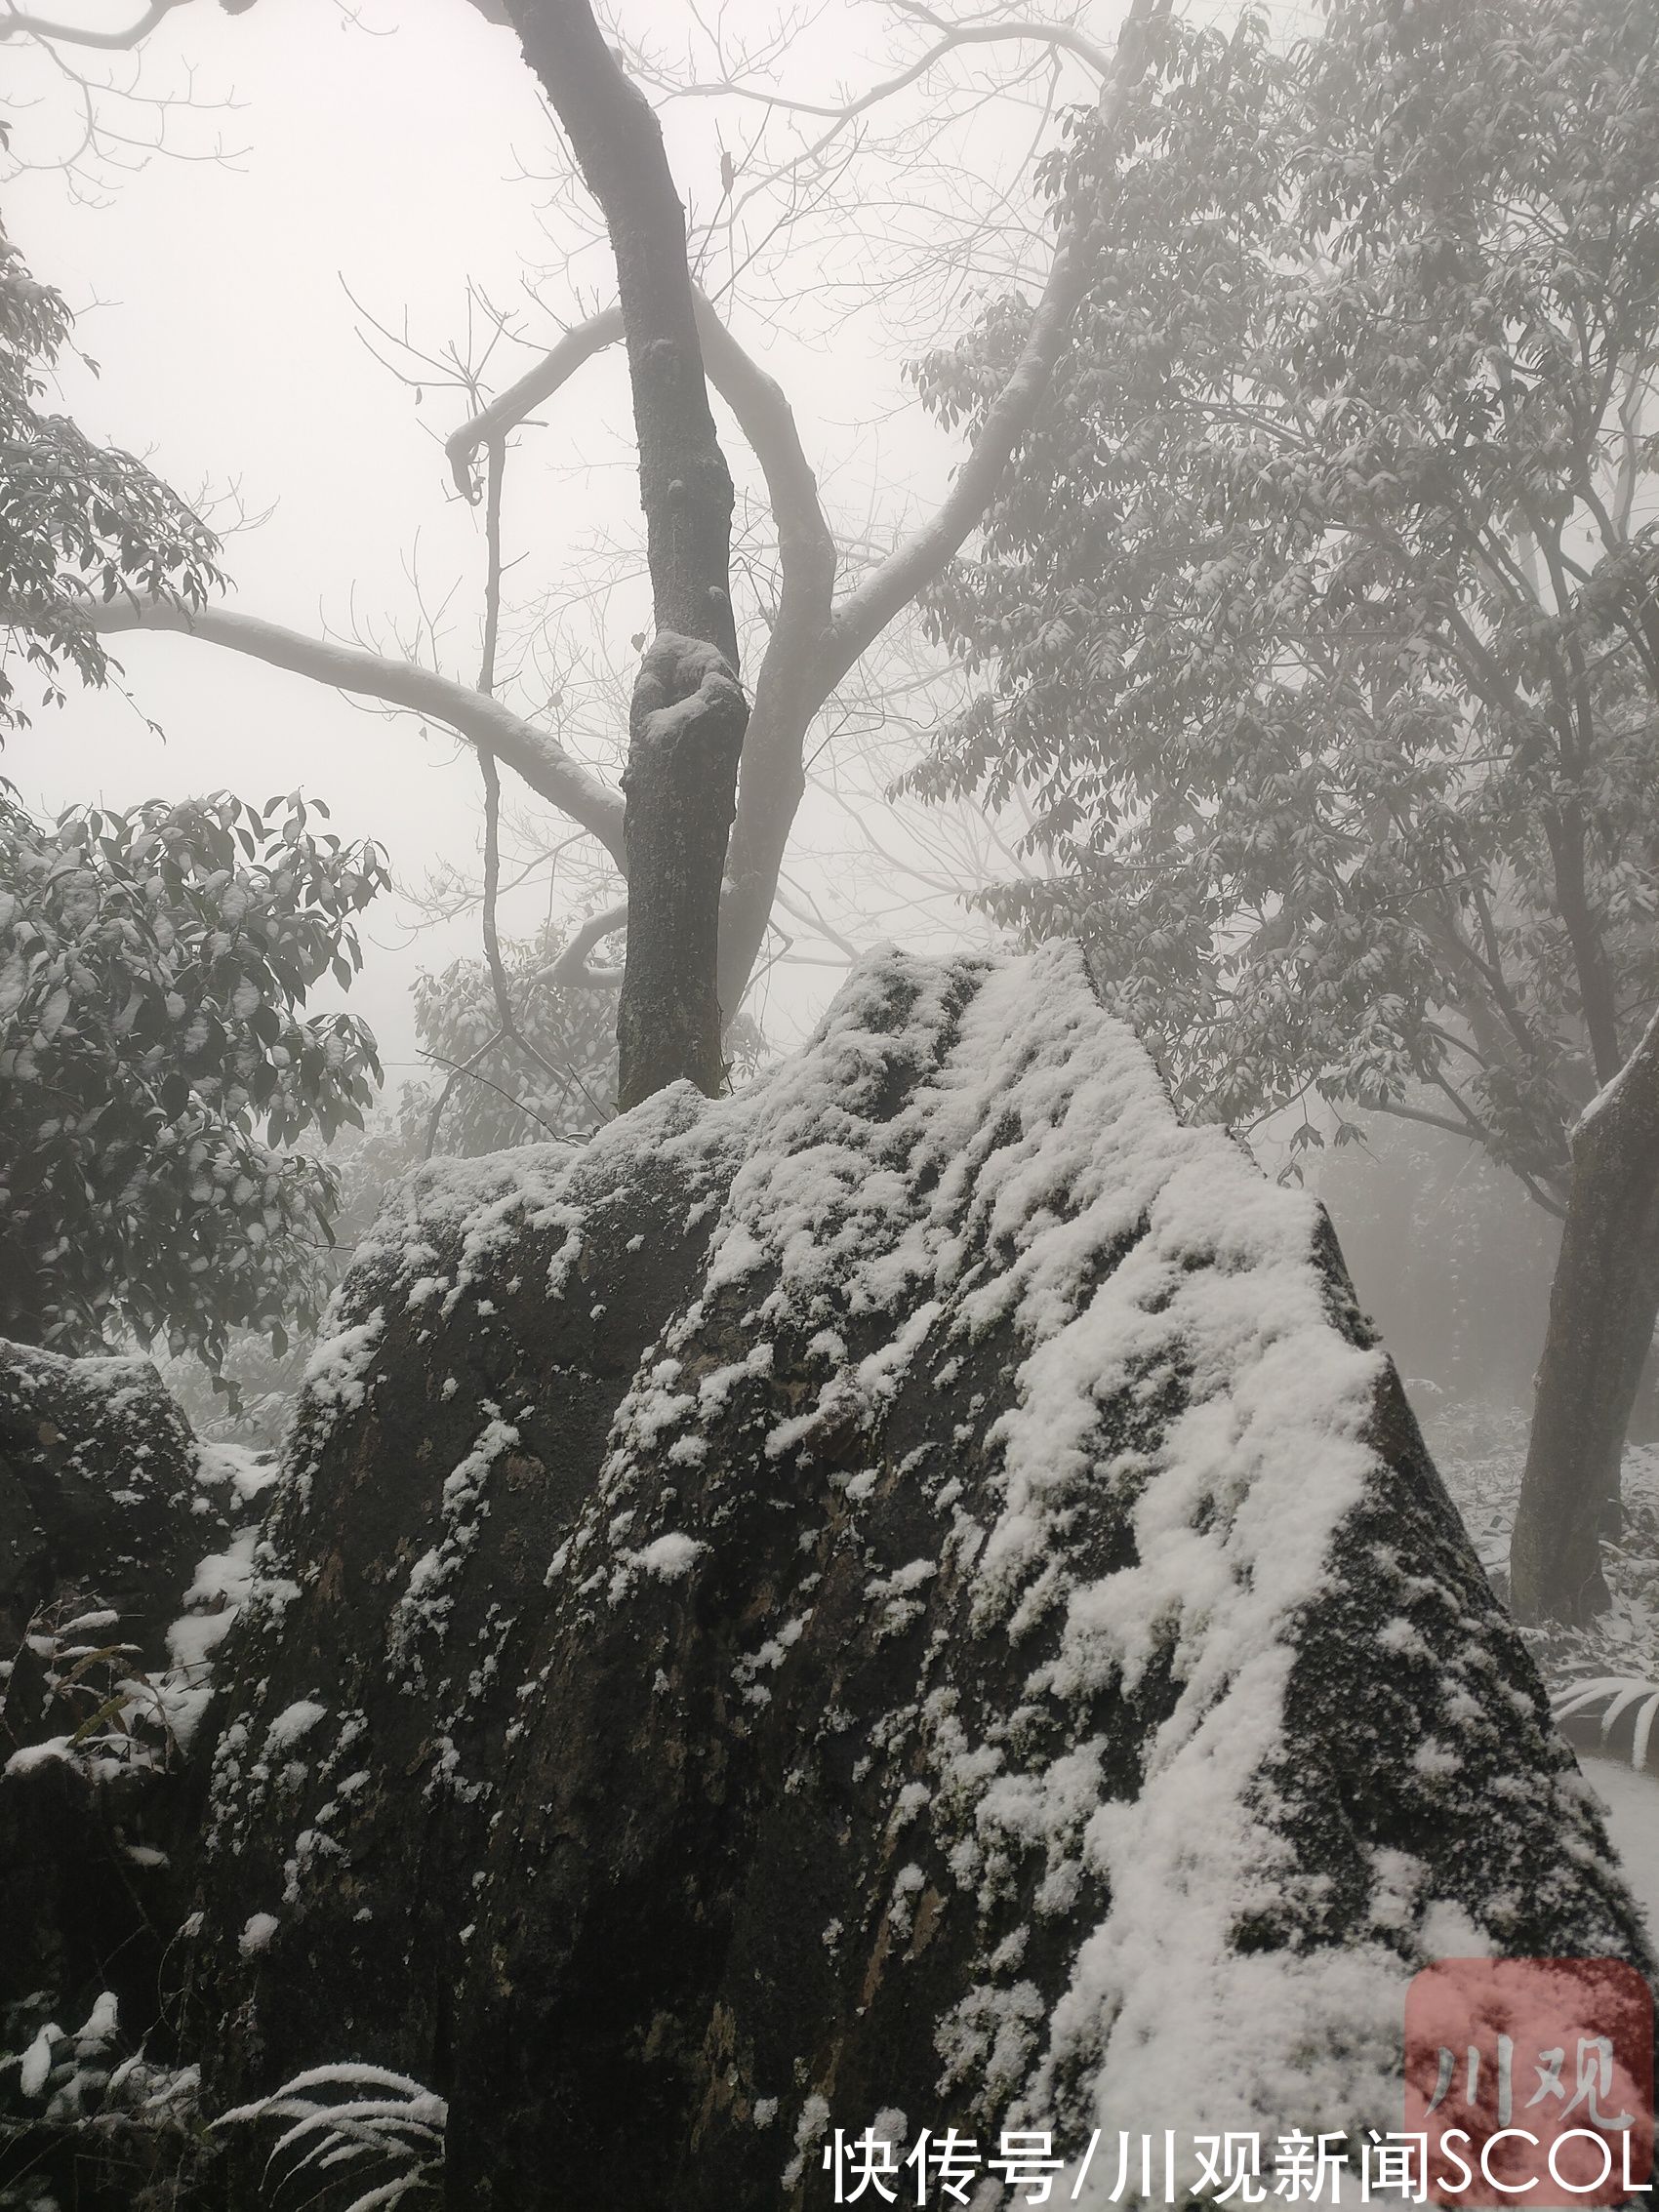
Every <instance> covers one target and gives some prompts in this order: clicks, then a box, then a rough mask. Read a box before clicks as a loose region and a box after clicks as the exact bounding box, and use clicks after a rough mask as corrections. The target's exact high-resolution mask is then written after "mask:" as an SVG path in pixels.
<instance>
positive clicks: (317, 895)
mask: <svg viewBox="0 0 1659 2212" xmlns="http://www.w3.org/2000/svg"><path fill="white" fill-rule="evenodd" d="M318 811H326V810H318ZM309 823H310V815H309V812H308V810H307V807H306V804H305V802H304V801H303V799H302V798H301V797H300V795H299V793H298V792H296V793H294V794H292V795H291V796H290V797H289V798H287V799H281V798H278V799H275V800H271V801H268V802H267V804H266V806H265V808H264V809H263V811H262V810H261V809H259V808H256V807H252V806H249V805H247V804H245V803H244V802H243V801H242V800H240V799H235V798H232V797H229V796H228V795H227V794H225V793H223V792H220V793H217V794H215V795H214V796H213V797H211V798H207V799H202V800H194V801H190V802H187V803H185V804H183V805H170V804H167V803H164V802H163V801H161V800H152V801H150V802H148V803H147V804H145V805H143V806H140V807H134V808H130V809H128V810H127V811H126V812H123V813H117V812H115V811H114V810H111V809H104V808H100V807H77V808H72V809H70V810H69V811H67V812H66V813H64V814H62V815H61V816H60V817H59V818H58V820H57V821H56V822H51V823H42V822H37V821H36V820H35V819H34V818H33V817H32V816H31V815H30V814H28V813H27V812H26V810H25V809H24V808H23V807H22V806H20V804H19V803H18V801H17V799H16V798H15V797H14V796H13V795H12V794H11V793H9V792H8V791H5V790H0V1330H3V1331H5V1332H7V1333H9V1334H11V1335H14V1336H18V1337H20V1338H23V1339H24V1340H26V1341H27V1342H28V1343H31V1344H48V1345H51V1346H53V1347H55V1348H56V1349H58V1350H60V1351H69V1352H73V1351H96V1350H98V1349H100V1348H101V1345H102V1343H103V1341H104V1337H105V1334H106V1333H107V1332H111V1331H113V1330H115V1329H117V1328H122V1329H125V1330H127V1331H130V1332H132V1333H134V1334H136V1335H137V1336H138V1337H139V1338H140V1340H141V1341H142V1342H143V1343H145V1344H149V1343H150V1342H152V1341H153V1340H155V1339H157V1338H160V1339H163V1340H165V1342H166V1343H167V1344H168V1345H169V1347H171V1348H172V1349H173V1350H174V1351H179V1350H182V1349H185V1348H188V1349H190V1350H192V1351H195V1352H198V1353H200V1354H202V1355H204V1356H205V1357H207V1358H208V1359H209V1360H210V1361H218V1360H220V1359H222V1358H223V1353H224V1350H225V1347H226V1343H227V1339H228V1333H229V1331H230V1330H231V1329H233V1328H259V1329H261V1330H263V1331H264V1332H265V1333H266V1334H268V1335H269V1336H270V1338H271V1339H272V1342H273V1344H274V1345H275V1347H276V1348H277V1349H278V1350H281V1348H282V1347H283V1345H284V1341H285V1324H286V1323H289V1322H293V1321H295V1320H298V1321H300V1322H301V1323H302V1324H303V1325H304V1326H309V1325H310V1324H311V1323H313V1322H314V1320H315V1318H316V1312H317V1309H318V1307H320V1305H321V1303H322V1300H323V1299H324V1298H326V1296H327V1294H328V1291H329V1290H330V1289H331V1288H332V1286H333V1281H334V1276H333V1274H332V1273H331V1272H330V1271H329V1269H328V1267H327V1266H326V1260H325V1255H326V1252H327V1248H328V1243H329V1225H330V1222H331V1220H332V1218H333V1215H334V1213H335V1211H336V1209H337V1207H338V1202H339V1178H338V1177H337V1175H336V1174H335V1172H334V1170H333V1169H332V1168H331V1167H330V1166H329V1165H328V1164H327V1163H326V1162H325V1161H322V1160H320V1159H315V1158H311V1157H309V1156H307V1155H305V1154H303V1153H300V1152H296V1151H293V1150H289V1149H286V1148H285V1147H287V1146H290V1145H291V1144H292V1142H293V1140H294V1139H295V1138H297V1137H298V1136H300V1135H301V1134H302V1133H303V1132H304V1131H305V1130H307V1129H311V1128H314V1129H316V1130H317V1131H318V1132H319V1133H320V1134H321V1136H322V1137H323V1138H324V1139H327V1138H328V1137H331V1136H332V1135H333V1134H334V1133H335V1131H336V1130H337V1129H338V1128H340V1127H341V1125H342V1124H343V1123H346V1122H355V1121H358V1120H359V1119H360V1118H361V1109H362V1107H363V1106H366V1105H368V1104H369V1102H370V1100H371V1099H372V1098H373V1096H374V1092H375V1089H376V1088H377V1087H378V1085H379V1082H380V1073H381V1070H380V1063H379V1060H378V1059H377V1058H376V1054H375V1042H374V1038H373V1037H372V1036H371V1035H370V1033H369V1031H368V1030H367V1028H365V1026H363V1024H362V1023H361V1022H359V1021H357V1020H356V1019H355V1017H354V1016H351V1015H347V1014H311V1015H308V1014H306V1013H305V1012H304V1011H303V1008H304V1001H305V996H306V993H307V991H308V990H310V989H311V987H312V986H313V985H315V984H317V983H318V982H319V981H320V980H321V979H322V978H324V977H325V976H328V975H330V974H332V975H333V976H334V978H335V980H336V982H338V983H340V984H342V985H346V984H349V983H350V981H351V979H352V977H353V975H354V973H355V971H356V968H357V966H358V965H359V961H360V953H359V948H358V943H357V934H356V916H357V915H358V914H359V913H360V912H361V911H362V909H363V908H364V907H365V906H366V905H368V903H369V902H370V900H371V899H372V898H373V897H374V896H375V894H376V892H377V891H378V890H380V889H381V888H382V887H383V886H384V883H385V882H386V880H387V877H386V872H385V865H384V860H383V858H382V856H381V854H380V852H379V851H378V849H377V848H376V847H374V846H373V845H369V844H364V845H356V846H343V845H342V843H341V841H340V840H339V839H338V838H337V837H334V836H333V835H331V834H329V833H327V832H326V831H322V832H319V831H316V830H314V829H313V828H311V827H310V826H309Z"/></svg>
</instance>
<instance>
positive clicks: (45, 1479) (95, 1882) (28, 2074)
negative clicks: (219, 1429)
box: [0, 1343, 274, 2212]
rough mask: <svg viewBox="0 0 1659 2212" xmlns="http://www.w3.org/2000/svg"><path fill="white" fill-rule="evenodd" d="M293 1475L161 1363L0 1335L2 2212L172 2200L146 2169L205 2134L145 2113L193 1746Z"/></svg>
mask: <svg viewBox="0 0 1659 2212" xmlns="http://www.w3.org/2000/svg"><path fill="white" fill-rule="evenodd" d="M273 1479H274V1477H273V1472H272V1470H271V1469H269V1468H261V1467H258V1466H255V1465H253V1464H251V1463H250V1462H249V1461H248V1460H247V1459H246V1457H245V1455H241V1454H238V1453H234V1452H229V1451H226V1450H223V1449H222V1448H220V1447H216V1446H213V1445H207V1444H202V1443H200V1442H198V1440H197V1439H196V1437H195V1436H194V1435H193V1434H192V1433H191V1431H190V1428H189V1426H188V1424H187V1423H186V1421H185V1420H184V1418H183V1415H182V1413H181V1411H180V1410H179V1407H178V1406H177V1405H176V1404H175V1402H174V1400H173V1398H172V1397H171V1395H170V1394H169V1392H168V1391H167V1390H166V1388H164V1387H163V1385H162V1383H161V1381H160V1379H159V1377H158V1376H157V1374H156V1371H155V1369H154V1368H153V1367H152V1366H151V1364H150V1363H149V1361H148V1360H145V1359H123V1358H96V1359H65V1358H61V1357H60V1356H59V1355H57V1354H56V1353H53V1352H49V1351H42V1350H38V1349H35V1348H32V1347H26V1346H21V1345H13V1344H8V1343H0V2206H10V2205H12V2204H13V2203H14V2202H15V2203H18V2204H32V2203H34V2202H35V2201H36V2200H37V2198H38V2200H39V2201H40V2202H42V2203H45V2202H47V2201H58V2198H57V2197H56V2196H55V2195H54V2191H60V2192H63V2194H62V2198H61V2200H62V2201H64V2202H67V2201H69V2200H70V2197H69V2192H71V2191H72V2192H73V2196H74V2201H76V2202H77V2203H80V2204H83V2205H85V2206H87V2207H88V2208H89V2212H92V2208H93V2207H96V2206H99V2205H101V2204H102V2203H104V2202H106V2201H107V2202H108V2203H110V2204H111V2205H112V2206H119V2207H121V2208H122V2212H126V2208H128V2207H131V2206H135V2205H138V2204H140V2203H144V2204H148V2203H150V2202H152V2201H153V2202H155V2203H157V2204H159V2203H160V2201H161V2200H160V2199H151V2198H150V2197H148V2196H147V2195H146V2194H145V2192H144V2188H143V2177H144V2175H145V2172H146V2171H147V2170H148V2168H149V2166H150V2165H151V2163H152V2162H153V2163H155V2164H156V2165H157V2169H158V2170H167V2169H168V2167H169V2165H171V2166H176V2165H177V2163H178V2157H179V2150H180V2145H181V2143H185V2142H187V2141H188V2140H189V2137H188V2132H187V2130H186V2129H185V2128H184V2124H183V2120H182V2117H181V2116H180V2114H179V2113H178V2112H177V2111H175V2109H174V2100H173V2098H172V2096H171V2093H169V2094H168V2095H167V2096H163V2097H162V2098H161V2102H160V2105H159V2106H155V2108H154V2109H153V2110H140V2109H139V2108H140V2106H142V2105H145V2104H149V2105H153V2104H154V2100H155V2098H156V2096H157V2094H158V2091H157V2087H156V2080H155V2078H153V2075H154V2070H153V2068H151V2067H149V2066H148V2064H147V2062H140V2061H139V2060H138V2058H137V2054H138V2052H139V2051H140V2050H141V2048H142V2047H143V2046H144V2044H145V2042H146V2039H148V2040H149V2042H150V2043H151V2044H152V2045H153V2044H154V2043H155V2042H156V2040H157V2038H158V2037H159V2038H160V2039H161V2040H165V2038H166V2028H165V2025H164V2023H163V2013H164V2009H165V2007H164V2001H163V1981H164V1962H165V1959H166V1954H167V1951H168V1947H169V1946H170V1944H171V1943H172V1941H173V1939H174V1937H175V1935H176V1934H177V1931H178V1928H179V1925H180V1922H181V1920H182V1917H183V1915H184V1912H185V1910H186V1909H187V1905H188V1900H189V1894H190V1885H191V1881H192V1878H193V1872H192V1867H191V1852H192V1846H193V1839H194V1834H195V1832H196V1830H197V1828H198V1826H199V1822H198V1819H197V1809H198V1808H197V1797H198V1794H199V1793H198V1791H197V1789H196V1786H195V1782H194V1778H193V1777H192V1776H191V1775H190V1773H189V1771H188V1764H187V1759H186V1756H185V1752H186V1748H187V1745H188V1741H189V1738H190V1735H191V1731H192V1728H193V1726H194V1724H195V1723H196V1721H197V1720H198V1719H199V1717H200V1715H201V1712H202V1710H203V1709H204V1707H205V1705H206V1702H207V1700H208V1697H209V1694H210V1690H209V1683H208V1679H207V1676H208V1669H209V1664H210V1658H209V1655H210V1654H211V1652H212V1650H213V1647H214V1646H215V1644H216V1643H217V1642H218V1641H219V1639H220V1638H221V1637H222V1636H223V1631H224V1630H225V1629H227V1628H228V1627H229V1625H230V1620H231V1618H232V1615H233V1610H234V1605H235V1602H236V1598H237V1595H238V1594H239V1588H240V1585H241V1583H242V1582H244V1581H245V1579H246V1575H247V1572H248V1568H249V1566H250V1564H251V1560H252V1552H253V1538H254V1530H253V1527H252V1525H251V1524H252V1523H253V1521H254V1519H255V1518H256V1517H257V1513H258V1510H259V1500H260V1496H261V1494H262V1493H263V1491H264V1490H266V1489H268V1487H269V1485H270V1483H271V1482H272V1480H273ZM129 2061H131V2062H132V2063H131V2064H129V2063H128V2062H129ZM123 2068H125V2073H124V2076H122V2069H123ZM118 2076H121V2077H122V2079H123V2081H124V2096H125V2102H124V2103H122V2104H121V2105H120V2106H119V2109H115V2108H111V2107H109V2106H108V2104H107V2101H106V2099H105V2095H104V2092H105V2091H106V2089H107V2088H108V2085H109V2083H110V2082H111V2080H112V2079H115V2078H116V2077H118ZM89 2131H90V2132H89ZM168 2138H170V2139H171V2140H170V2141H166V2140H164V2139H168ZM105 2160H107V2162H108V2164H107V2174H108V2179H109V2190H110V2192H111V2193H110V2194H109V2195H108V2196H107V2197H105V2196H103V2195H101V2193H100V2187H101V2162H102V2161H105ZM14 2176H15V2177H17V2179H16V2189H15V2190H13V2191H12V2192H11V2193H8V2190H9V2188H10V2186H11V2183H12V2180H13V2177H14ZM31 2192H32V2193H31Z"/></svg>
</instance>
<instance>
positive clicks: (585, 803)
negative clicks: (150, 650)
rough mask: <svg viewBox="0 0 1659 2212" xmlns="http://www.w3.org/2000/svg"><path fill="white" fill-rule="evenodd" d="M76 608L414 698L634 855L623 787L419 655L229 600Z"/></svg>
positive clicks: (339, 685)
mask: <svg viewBox="0 0 1659 2212" xmlns="http://www.w3.org/2000/svg"><path fill="white" fill-rule="evenodd" d="M76 612H77V614H78V615H79V617H80V619H81V620H83V621H84V622H86V623H87V624H88V625H89V627H91V628H93V629H95V630H97V631H99V633H100V634H101V635H110V634H114V633H117V632H120V631H124V630H182V631H183V632H184V633H185V634H186V635H188V636H192V637H201V638H205V639H206V640H207V641H208V642H209V643H210V644H213V645H223V646H227V647H229V649H230V650H231V651H232V652H234V653H245V654H248V655H249V656H251V658H252V659H254V660H256V661H263V662H266V663H267V664H269V665H270V666H271V667H274V668H288V669H291V670H292V671H293V672H294V673H295V674H296V675H301V676H309V677H311V678H312V679H313V680H314V681H315V682H317V683H321V684H328V685H331V686H332V687H333V688H334V689H335V690H337V691H345V692H353V693H356V694H358V695H359V696H361V697H366V698H370V699H378V700H380V701H382V702H383V703H384V704H385V705H387V706H403V707H407V708H408V709H409V710H410V711H411V712H413V713H416V714H420V715H423V716H425V718H426V719H427V720H428V721H432V722H441V723H442V724H443V726H444V727H445V728H446V729H449V730H453V731H454V732H455V733H456V735H457V736H458V737H460V738H464V739H465V741H466V743H467V744H471V745H487V746H488V747H489V748H490V749H491V751H493V752H494V753H496V754H497V755H498V756H499V757H500V758H501V759H502V760H505V761H506V763H507V765H508V767H509V768H511V769H512V770H513V771H514V773H515V774H517V775H519V776H521V777H522V778H523V780H524V782H525V783H526V784H529V786H530V788H531V789H532V790H533V791H535V792H536V793H537V794H538V796H539V797H541V798H544V799H546V801H547V802H548V804H549V805H551V806H555V807H557V808H558V809H559V811H560V812H561V813H562V814H567V815H569V816H570V818H571V820H572V821H573V822H576V823H579V824H581V826H582V827H583V828H584V829H586V830H587V831H588V832H589V833H590V834H591V835H592V836H594V837H596V838H597V839H598V840H599V842H600V844H601V845H603V846H604V848H605V850H606V851H607V852H608V853H609V854H610V855H611V857H612V859H613V860H614V861H615V862H616V864H617V865H618V866H619V867H624V866H625V865H626V849H625V845H624V840H623V800H622V797H621V794H620V793H618V792H616V791H613V790H610V789H609V788H607V786H606V785H605V784H601V783H600V782H599V780H598V778H597V777H596V776H592V775H590V774H589V773H588V771H587V769H586V768H584V767H583V766H582V765H581V764H580V762H578V761H574V760H572V759H571V757H570V755H569V754H568V753H567V752H566V751H565V749H564V747H563V746H562V745H560V744H558V743H557V742H556V741H555V740H554V739H552V738H551V737H549V736H548V735H547V733H546V731H545V730H540V729H538V728H537V727H536V725H535V724H534V723H533V722H527V721H526V720H525V719H524V718H523V716H521V715H518V714H515V713H514V712H513V711H512V709H511V708H510V707H509V706H505V705H503V704H502V703H501V702H500V701H499V700H495V699H489V698H486V697H485V695H484V694H483V693H482V692H479V691H474V690H473V689H472V688H471V686H470V685H467V684H460V683H456V682H454V681H453V680H452V679H451V678H450V677H448V676H440V675H439V674H438V673H437V672H436V670H435V669H431V668H422V667H418V666H416V665H415V664H414V663H413V662H408V661H390V660H386V659H384V658H383V657H382V656H381V655H380V654H378V653H367V652H364V651H363V650H362V649H361V648H360V647H358V646H352V645H339V644H336V643H334V642H333V641H332V640H331V639H326V638H317V637H306V636H305V635H304V634H303V632H302V631H299V630H291V629H285V628H283V627H282V625H281V624H280V623H267V622H263V621H262V620H261V619H260V618H259V617H258V616H256V615H239V614H235V613H233V612H232V611H231V610H230V609H229V608H226V607H197V608H184V607H179V606H176V605H172V604H169V603H167V602H165V601H162V600H149V599H144V600H137V601H134V600H130V599H129V600H111V601H110V603H109V604H108V605H107V606H102V605H100V604H98V603H97V602H94V601H87V602H84V603H83V604H81V605H80V606H79V607H78V608H77V610H76ZM0 621H11V622H14V623H17V624H18V626H19V627H26V626H27V623H26V618H24V617H22V616H21V615H20V614H18V613H15V612H13V611H12V610H8V609H6V608H3V607H0Z"/></svg>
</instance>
